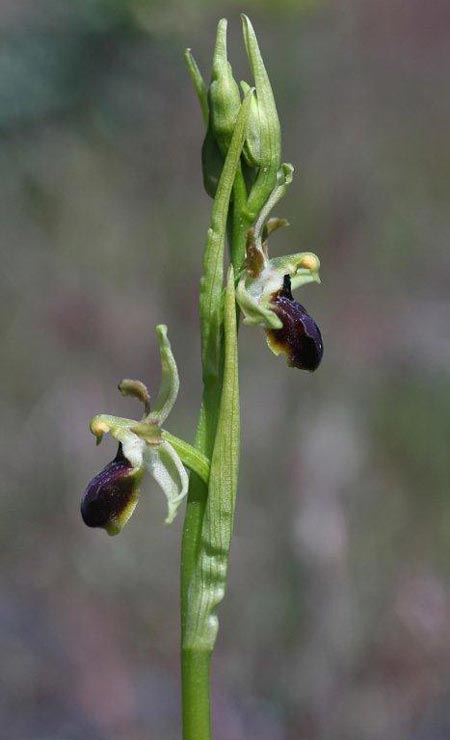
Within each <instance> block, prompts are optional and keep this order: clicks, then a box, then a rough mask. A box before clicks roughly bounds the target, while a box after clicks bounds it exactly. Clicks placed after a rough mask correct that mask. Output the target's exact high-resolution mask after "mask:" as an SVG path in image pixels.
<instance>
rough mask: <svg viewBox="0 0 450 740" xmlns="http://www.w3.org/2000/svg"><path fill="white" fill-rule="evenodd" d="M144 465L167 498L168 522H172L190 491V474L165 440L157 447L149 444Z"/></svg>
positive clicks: (145, 452)
mask: <svg viewBox="0 0 450 740" xmlns="http://www.w3.org/2000/svg"><path fill="white" fill-rule="evenodd" d="M144 465H145V467H146V469H147V470H148V472H149V473H150V475H151V476H152V477H153V478H154V480H155V481H156V482H157V483H158V485H159V486H160V487H161V488H162V490H163V493H164V495H165V497H166V499H167V517H166V519H165V521H166V524H171V523H172V522H173V520H174V518H175V515H176V513H177V510H178V507H179V506H180V504H181V502H182V501H183V499H184V498H185V496H186V494H187V492H188V486H189V476H188V474H187V473H186V470H185V469H184V467H183V463H182V462H181V460H180V458H179V457H178V455H177V453H176V452H175V450H174V448H173V447H172V445H171V444H169V442H166V441H163V442H161V443H160V444H158V445H157V446H155V447H152V446H151V445H147V446H146V448H145V451H144Z"/></svg>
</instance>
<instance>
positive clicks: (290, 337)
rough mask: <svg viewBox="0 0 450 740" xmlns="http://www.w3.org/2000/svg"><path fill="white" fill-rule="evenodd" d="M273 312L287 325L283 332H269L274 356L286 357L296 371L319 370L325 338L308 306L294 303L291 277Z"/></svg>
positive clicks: (274, 301) (274, 302)
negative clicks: (281, 354) (281, 355)
mask: <svg viewBox="0 0 450 740" xmlns="http://www.w3.org/2000/svg"><path fill="white" fill-rule="evenodd" d="M271 308H272V310H273V312H274V313H276V315H277V316H278V318H279V319H280V320H281V321H282V323H283V326H282V327H281V329H267V330H266V333H267V341H268V342H269V345H270V347H271V349H272V350H273V352H275V354H280V353H283V354H285V355H286V356H287V362H288V365H291V366H292V367H298V368H300V369H301V370H309V371H310V372H313V371H314V370H317V368H318V367H319V365H320V362H321V360H322V355H323V341H322V335H321V333H320V329H319V327H318V326H317V324H316V322H315V321H314V319H313V318H312V317H311V316H310V315H309V313H308V312H307V311H306V309H305V308H304V306H302V305H301V304H300V303H297V301H295V300H294V299H293V297H292V292H291V281H290V278H289V275H285V277H284V281H283V287H282V288H281V290H279V291H277V292H276V293H274V295H273V298H272V301H271Z"/></svg>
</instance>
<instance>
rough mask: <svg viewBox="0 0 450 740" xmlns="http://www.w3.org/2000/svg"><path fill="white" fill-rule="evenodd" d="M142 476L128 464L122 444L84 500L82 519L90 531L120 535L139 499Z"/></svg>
mask: <svg viewBox="0 0 450 740" xmlns="http://www.w3.org/2000/svg"><path fill="white" fill-rule="evenodd" d="M140 478H141V474H140V471H139V470H135V469H134V468H133V466H132V465H131V464H130V462H129V461H128V460H127V458H126V457H125V455H124V454H123V451H122V445H121V444H119V449H118V451H117V455H116V457H115V458H114V460H112V461H111V462H110V463H108V465H106V467H105V468H103V470H102V471H101V472H100V473H98V474H97V475H96V476H95V477H94V478H93V479H92V480H91V482H90V483H89V484H88V486H87V488H86V490H85V492H84V494H83V496H82V499H81V516H82V518H83V521H84V523H85V524H87V526H88V527H102V528H103V529H106V531H107V532H108V533H109V534H117V533H118V532H120V530H121V529H122V527H123V526H124V524H125V523H126V522H127V520H128V519H129V517H130V516H131V514H132V512H133V510H134V508H135V506H136V503H137V499H138V494H139V490H138V487H139V481H140Z"/></svg>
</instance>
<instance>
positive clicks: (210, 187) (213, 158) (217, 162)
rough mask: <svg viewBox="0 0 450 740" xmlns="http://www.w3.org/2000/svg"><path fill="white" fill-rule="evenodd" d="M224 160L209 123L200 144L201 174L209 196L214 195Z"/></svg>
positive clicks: (213, 196) (212, 196)
mask: <svg viewBox="0 0 450 740" xmlns="http://www.w3.org/2000/svg"><path fill="white" fill-rule="evenodd" d="M224 161H225V159H224V157H223V156H222V154H221V151H220V149H219V145H218V143H217V141H216V139H215V138H214V134H213V132H212V129H211V125H209V126H208V128H207V131H206V136H205V138H204V141H203V146H202V174H203V186H204V188H205V190H206V192H207V193H208V195H209V197H210V198H215V197H216V192H217V186H218V184H219V180H220V175H221V173H222V169H223V163H224Z"/></svg>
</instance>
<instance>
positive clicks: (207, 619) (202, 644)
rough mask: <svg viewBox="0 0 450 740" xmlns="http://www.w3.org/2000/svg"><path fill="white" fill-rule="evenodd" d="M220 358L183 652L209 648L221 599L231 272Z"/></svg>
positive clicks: (228, 486) (234, 475) (227, 537)
mask: <svg viewBox="0 0 450 740" xmlns="http://www.w3.org/2000/svg"><path fill="white" fill-rule="evenodd" d="M224 331H225V355H224V374H223V384H222V393H221V397H220V407H219V418H218V423H217V432H216V439H215V443H214V450H213V455H212V460H211V475H210V481H209V489H208V499H207V503H206V509H205V514H204V517H203V524H202V531H201V540H200V551H199V554H198V558H197V562H196V566H195V570H194V573H193V577H192V580H191V584H190V587H189V591H188V601H189V608H188V612H187V620H186V627H185V632H184V640H183V648H184V649H196V650H207V651H210V650H212V649H213V646H214V643H215V640H216V637H217V631H218V628H219V622H218V617H217V607H218V605H219V604H220V602H221V601H222V599H223V597H224V595H225V589H226V583H227V570H228V556H229V550H230V544H231V537H232V534H233V519H234V509H235V502H236V491H237V481H238V467H239V438H240V419H239V380H238V357H237V324H236V306H235V297H234V279H233V268H232V267H231V268H230V271H229V273H228V282H227V288H226V292H225V303H224Z"/></svg>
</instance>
